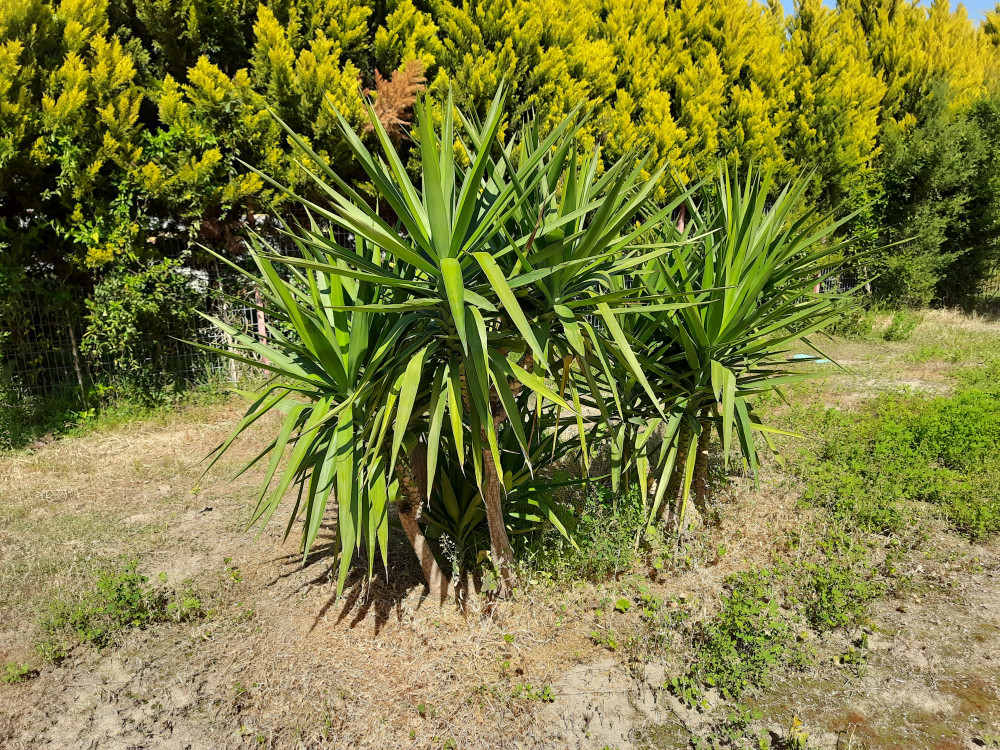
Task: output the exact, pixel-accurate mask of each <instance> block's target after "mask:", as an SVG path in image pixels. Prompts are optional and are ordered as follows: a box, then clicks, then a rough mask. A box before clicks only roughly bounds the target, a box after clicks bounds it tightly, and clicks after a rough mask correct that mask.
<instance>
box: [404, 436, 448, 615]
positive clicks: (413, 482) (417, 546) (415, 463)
mask: <svg viewBox="0 0 1000 750" xmlns="http://www.w3.org/2000/svg"><path fill="white" fill-rule="evenodd" d="M426 454H427V450H426V448H424V446H423V445H417V446H416V447H414V449H413V451H412V452H411V453H410V464H409V466H407V465H406V463H404V462H403V461H400V462H399V463H397V464H396V476H397V477H398V478H399V486H400V489H401V490H402V494H403V499H402V502H401V503H400V505H399V524H400V526H402V527H403V533H405V534H406V538H407V539H409V540H410V545H411V546H412V547H413V552H414V553H415V554H416V556H417V562H419V563H420V570H421V571H422V572H423V574H424V581H425V582H426V583H427V588H428V589H429V591H430V595H431V596H432V597H435V596H436V597H438V599H439V601H441V602H444V601H445V600H446V599H449V598H451V597H453V596H454V593H455V591H454V587H453V586H452V585H451V582H450V581H449V580H448V577H447V576H446V575H445V574H444V572H443V571H442V570H441V568H440V566H439V565H438V562H437V559H436V558H435V557H434V550H432V549H431V545H430V542H429V541H428V540H427V537H426V536H424V533H423V531H421V529H420V514H421V513H422V512H423V509H424V503H425V502H426V501H425V498H424V488H425V487H426V486H427V479H426V477H425V476H423V474H424V473H425V472H426V467H427V455H426Z"/></svg>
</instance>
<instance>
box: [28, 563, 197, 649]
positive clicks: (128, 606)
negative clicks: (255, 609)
mask: <svg viewBox="0 0 1000 750" xmlns="http://www.w3.org/2000/svg"><path fill="white" fill-rule="evenodd" d="M204 616H205V610H204V609H203V608H202V602H201V599H200V598H199V597H198V596H197V595H196V594H195V592H194V591H193V590H192V589H190V588H187V589H184V590H182V591H180V592H173V591H169V590H167V589H164V588H163V587H158V586H154V585H151V584H150V582H149V577H148V576H145V575H143V574H142V573H139V572H138V571H137V563H136V562H135V561H130V562H127V563H126V564H125V565H124V566H122V567H121V568H120V569H117V570H110V571H105V572H103V573H101V574H100V575H99V576H98V577H97V580H96V581H95V583H94V588H93V590H92V591H89V592H87V593H85V594H84V595H83V596H81V597H80V598H79V599H76V600H71V601H67V600H58V601H55V602H53V603H52V604H50V605H49V611H48V613H47V614H46V616H45V618H44V619H43V620H42V630H43V631H44V632H45V633H47V634H48V635H49V636H50V637H51V638H53V639H57V638H58V637H60V636H63V635H66V634H69V635H71V636H72V637H73V639H74V640H76V641H78V642H79V643H83V644H86V645H89V646H95V647H97V648H104V647H107V646H109V645H111V644H112V643H113V642H114V641H115V639H116V638H117V637H118V636H119V635H121V634H122V633H124V632H126V631H128V630H131V629H134V628H139V629H144V628H147V627H149V626H150V625H152V624H154V623H157V622H186V621H189V620H194V619H198V618H201V617H204Z"/></svg>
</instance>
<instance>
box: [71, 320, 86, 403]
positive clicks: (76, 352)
mask: <svg viewBox="0 0 1000 750" xmlns="http://www.w3.org/2000/svg"><path fill="white" fill-rule="evenodd" d="M66 327H67V328H68V329H69V343H70V346H71V347H72V348H73V369H74V370H75V371H76V382H77V384H78V385H79V386H80V396H81V397H82V398H83V408H84V409H89V408H90V404H88V403H87V389H86V388H84V386H83V371H82V370H81V369H80V349H79V347H77V345H76V334H75V333H74V332H73V324H72V323H69V324H68V325H67V326H66Z"/></svg>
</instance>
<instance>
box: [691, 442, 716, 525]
mask: <svg viewBox="0 0 1000 750" xmlns="http://www.w3.org/2000/svg"><path fill="white" fill-rule="evenodd" d="M711 442H712V423H711V422H702V423H701V434H699V435H698V448H697V451H698V453H697V455H696V456H695V461H694V477H693V480H692V482H691V490H692V494H693V495H694V505H695V507H696V508H697V509H698V512H699V513H701V515H702V517H703V518H704V519H705V521H706V522H707V521H708V515H709V501H710V500H711V494H712V493H711V487H710V486H709V484H708V448H709V444H710V443H711Z"/></svg>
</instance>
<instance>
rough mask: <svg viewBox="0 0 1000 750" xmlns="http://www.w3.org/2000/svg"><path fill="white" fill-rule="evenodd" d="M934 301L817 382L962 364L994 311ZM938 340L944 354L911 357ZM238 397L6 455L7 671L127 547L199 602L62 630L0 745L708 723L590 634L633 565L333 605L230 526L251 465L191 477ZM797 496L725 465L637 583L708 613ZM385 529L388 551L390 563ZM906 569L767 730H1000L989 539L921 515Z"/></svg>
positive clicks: (672, 658) (779, 734)
mask: <svg viewBox="0 0 1000 750" xmlns="http://www.w3.org/2000/svg"><path fill="white" fill-rule="evenodd" d="M937 315H939V317H938V318H934V317H933V316H931V319H930V320H927V319H925V321H924V323H922V324H921V327H920V329H918V333H920V334H921V335H919V336H915V337H914V338H915V339H917V341H914V342H903V343H900V344H888V343H879V344H858V343H856V342H850V343H842V342H835V343H834V344H833V345H831V347H830V349H831V350H833V351H831V353H832V354H833V355H834V356H835V357H836V358H837V359H839V360H841V361H844V360H849V363H851V367H850V369H851V370H852V371H853V372H852V373H851V374H843V373H839V374H835V375H834V376H833V377H832V378H831V380H830V381H829V383H828V384H827V385H825V386H823V389H822V391H817V393H818V394H820V397H821V398H822V399H823V400H824V402H825V403H827V404H828V405H831V406H838V407H840V408H849V407H850V405H851V403H852V402H854V401H856V400H857V399H858V398H862V397H864V395H865V394H867V393H871V392H877V391H878V390H879V389H885V388H897V387H906V386H909V387H912V388H923V387H926V388H928V389H930V390H940V392H942V393H946V392H948V390H949V389H950V385H949V377H950V376H949V374H948V373H949V371H950V368H953V367H954V363H953V362H952V361H950V359H949V358H950V357H951V356H952V355H950V354H947V352H954V351H961V352H962V354H961V357H960V360H961V361H963V362H966V363H969V362H971V363H973V364H974V363H975V361H976V357H977V356H978V355H977V351H978V347H980V346H986V345H990V346H995V345H996V342H997V341H1000V326H998V325H997V324H995V323H990V322H989V321H970V320H969V319H966V318H960V317H958V316H953V315H952V314H950V313H941V314H937ZM946 315H952V317H951V318H949V319H947V320H946V319H945V318H944V316H946ZM921 331H922V333H921ZM934 346H939V347H940V349H941V350H942V351H945V352H946V354H945V355H944V356H943V357H936V356H935V355H934V352H932V351H931V352H929V353H928V351H923V352H922V353H921V347H934ZM859 382H862V383H863V385H862V386H859V385H858V383H859ZM852 383H853V386H852ZM859 394H860V395H859ZM239 414H240V406H239V404H237V403H235V402H227V403H225V404H222V405H219V404H216V405H214V406H203V407H195V408H192V409H189V410H186V411H183V412H178V413H173V414H169V415H164V416H162V417H160V418H158V419H154V420H152V421H148V422H144V423H141V424H134V425H130V426H127V427H124V428H122V427H119V428H116V429H114V430H113V431H109V430H98V431H96V432H94V433H92V434H89V435H86V436H82V437H74V438H68V439H63V440H59V441H56V442H54V443H52V444H50V445H46V446H42V447H39V448H38V449H37V450H35V451H33V452H18V453H12V454H7V455H4V456H0V493H2V494H0V561H2V568H0V665H3V664H4V663H7V662H16V663H21V662H29V661H30V662H32V663H39V660H38V658H37V656H36V655H35V644H36V643H37V642H38V641H39V639H40V638H41V637H42V636H41V633H40V630H39V626H38V623H39V621H40V618H41V617H42V616H43V615H44V612H45V609H46V607H47V606H48V604H49V602H51V601H53V600H55V599H57V598H60V597H63V598H65V597H70V598H71V597H73V596H75V595H76V594H77V592H80V591H83V590H85V589H87V588H88V587H92V585H93V577H94V575H95V572H96V571H98V570H100V569H102V568H104V567H107V566H111V565H114V564H115V563H116V561H120V560H122V559H137V560H138V561H139V568H140V570H142V571H143V572H145V573H146V574H147V575H150V576H151V577H155V576H156V575H157V574H159V573H161V572H162V573H165V574H166V585H169V586H173V587H179V588H183V587H191V588H192V589H193V590H195V591H197V592H198V595H199V596H200V598H201V599H202V602H203V608H204V609H205V610H206V611H207V613H208V616H206V617H203V618H200V619H197V620H195V621H193V622H186V623H159V624H155V625H153V626H151V627H149V628H148V629H145V630H132V631H129V632H127V633H126V634H125V635H124V636H123V637H122V639H121V642H120V643H117V644H116V645H114V646H112V647H108V648H106V649H103V650H97V649H94V648H91V647H85V646H80V645H78V646H75V647H73V648H72V650H71V651H70V654H69V657H68V658H67V659H66V660H65V661H63V662H62V663H61V664H60V665H58V666H40V670H39V674H38V675H37V676H36V677H33V678H32V679H28V680H26V681H23V682H19V683H16V684H10V685H7V684H0V748H3V749H4V750H8V749H10V750H21V749H22V748H51V749H53V750H55V749H61V748H66V749H67V750H68V749H70V748H72V749H76V748H92V749H93V750H98V749H99V750H125V749H126V748H128V749H133V748H134V749H139V748H164V749H169V750H173V749H174V748H176V749H177V750H187V749H191V750H201V749H203V748H204V749H205V750H216V749H218V750H221V749H223V748H234V749H235V748H262V747H263V748H454V749H455V750H458V749H460V748H593V749H594V750H603V749H605V748H608V749H610V748H619V749H620V750H625V749H626V748H683V747H687V746H688V743H689V741H690V737H691V736H692V733H695V734H697V733H701V732H704V731H705V729H706V727H707V724H708V723H709V719H710V715H708V714H704V713H698V712H695V711H692V710H689V709H686V708H685V707H683V706H682V705H681V704H680V703H679V702H678V701H677V700H676V699H675V698H673V697H672V696H670V695H669V694H668V693H667V692H666V691H665V690H663V689H662V686H663V682H664V679H665V678H666V677H667V676H669V674H671V673H672V672H674V671H675V670H676V669H677V667H678V665H679V664H680V663H681V662H682V661H683V659H684V653H683V651H681V650H677V651H676V652H675V651H672V650H671V649H670V648H667V649H665V651H664V652H663V654H665V655H661V656H660V657H658V658H657V659H654V660H650V661H639V662H637V661H636V660H635V659H633V658H631V657H630V654H629V652H628V650H627V649H621V650H619V651H615V652H613V653H612V652H609V651H608V650H607V649H605V648H603V647H601V646H599V645H596V644H595V643H594V641H593V639H592V638H591V637H590V633H591V632H592V631H593V630H594V629H595V627H600V626H601V623H602V622H604V621H605V620H606V617H607V616H606V615H603V614H601V613H600V612H601V611H602V610H603V609H606V608H607V602H608V601H610V600H613V599H614V598H616V597H618V596H620V595H622V594H623V593H624V592H626V591H629V590H634V588H635V585H636V583H637V579H636V577H634V576H633V577H632V578H628V577H626V578H622V579H620V580H609V581H606V582H603V583H602V584H600V585H595V584H589V583H587V584H584V583H576V584H571V583H567V582H561V583H557V584H553V583H547V582H545V581H544V580H541V581H533V580H532V581H526V582H525V585H524V587H523V589H522V590H521V591H520V592H519V593H518V595H517V597H516V598H515V599H514V600H513V601H511V602H507V603H503V604H501V605H500V606H499V607H498V608H496V609H495V610H494V611H493V612H492V613H491V614H489V615H487V614H486V613H485V612H483V611H482V609H481V606H480V603H479V598H478V597H473V598H472V599H471V601H470V603H469V605H468V606H467V607H466V609H465V610H464V611H460V610H459V609H458V608H456V607H454V606H444V607H439V606H437V605H436V604H432V603H431V602H429V601H427V600H425V599H424V598H423V587H422V585H420V583H419V581H420V578H419V572H418V571H417V569H416V568H415V566H411V567H410V568H409V569H405V570H404V574H403V575H400V576H396V577H394V579H393V583H392V585H387V584H386V583H385V582H384V578H383V579H382V580H381V581H379V580H376V582H374V583H373V584H372V585H370V586H366V585H364V584H363V582H361V581H360V579H357V580H352V581H351V582H350V583H349V590H348V592H347V595H346V596H345V597H344V598H343V599H341V600H339V601H338V600H336V598H335V597H334V588H333V585H332V583H331V580H330V575H329V573H330V566H331V563H332V559H331V557H330V547H329V543H326V544H320V545H318V547H319V551H318V552H316V553H314V554H313V555H311V557H310V558H309V560H308V561H307V562H306V564H305V565H303V564H302V560H301V556H300V555H299V554H298V550H297V545H296V542H295V536H296V535H295V533H294V531H293V534H292V536H291V537H290V539H289V541H288V542H283V540H282V532H283V524H281V523H280V522H279V523H278V524H275V525H272V526H271V527H269V528H268V529H267V530H265V531H264V533H263V534H261V535H260V536H259V537H258V536H256V535H255V534H254V533H253V532H249V533H248V532H246V531H244V524H245V522H246V519H247V514H248V506H250V505H252V503H253V490H254V482H255V476H246V477H244V478H241V479H240V480H237V481H236V482H230V481H229V476H231V474H232V471H233V469H234V468H235V466H236V465H237V459H238V458H239V457H240V456H235V455H234V456H233V457H232V458H230V459H227V464H226V466H223V467H221V468H219V469H216V470H213V472H212V473H211V474H209V475H208V476H207V477H205V478H201V477H200V473H201V463H200V462H201V459H202V457H203V456H205V455H206V454H207V453H208V451H209V450H210V449H211V448H212V447H214V446H215V445H216V444H217V443H218V442H219V441H220V440H221V439H222V438H223V437H224V436H225V435H226V434H228V431H229V429H230V428H231V425H232V424H233V422H234V421H235V419H236V418H237V417H238V415H239ZM266 429H267V425H264V426H262V428H261V430H260V431H258V433H257V435H256V437H254V438H252V439H251V440H250V441H248V442H247V443H246V444H245V445H244V446H243V447H242V448H241V450H242V451H243V458H247V457H249V456H251V455H252V454H253V453H254V450H255V449H259V447H260V445H261V438H262V436H263V434H265V433H266ZM798 491H799V490H798V488H797V487H796V485H795V483H794V482H793V481H792V480H790V479H789V478H787V477H786V476H784V475H783V474H782V473H781V472H780V470H779V469H778V467H777V466H768V467H767V468H766V472H765V477H764V479H763V481H762V483H761V486H760V487H759V488H758V489H756V490H754V489H752V488H751V487H750V486H749V484H748V483H747V482H745V481H744V480H740V479H737V480H735V481H733V482H732V483H731V484H729V485H728V486H727V487H725V489H724V490H722V495H723V496H724V497H723V499H722V503H723V511H724V518H725V519H726V520H725V521H724V522H723V524H722V525H721V526H720V527H719V528H718V529H715V530H713V531H711V533H710V534H709V533H708V532H706V537H705V539H704V547H705V549H714V548H715V547H716V546H718V545H719V544H721V543H724V544H725V546H726V548H727V550H728V553H727V554H725V555H724V556H722V557H718V556H716V557H713V556H712V555H703V556H700V557H697V559H696V560H694V561H693V562H691V563H689V564H687V565H683V566H679V567H678V568H677V569H676V570H673V571H671V572H670V573H669V574H667V575H661V576H659V577H657V578H656V580H653V581H650V580H643V583H644V584H646V585H649V586H650V587H651V588H652V589H653V590H654V591H655V592H656V593H658V594H659V595H662V596H664V597H667V598H670V597H673V598H675V599H679V600H680V601H683V602H685V605H684V606H685V607H687V608H688V610H689V611H690V613H691V614H692V616H699V615H704V614H705V613H708V612H711V611H712V610H713V609H714V608H715V607H717V602H718V595H719V591H720V587H721V583H722V581H723V580H724V579H725V577H726V576H728V575H729V574H731V573H733V572H735V571H738V570H742V569H745V568H746V567H748V566H749V565H751V564H762V565H766V564H768V563H769V562H770V561H771V560H772V556H773V554H774V552H775V549H776V547H778V546H779V545H778V544H777V541H776V540H779V539H781V538H783V536H784V535H785V534H786V532H791V531H797V530H800V529H802V528H803V526H804V524H805V523H806V521H807V520H808V518H807V516H808V514H807V513H804V512H802V511H800V510H796V507H795V502H796V499H797V497H798ZM402 541H403V540H402V539H401V537H400V538H399V539H396V545H395V549H394V550H393V551H394V552H395V559H396V560H397V561H399V562H398V564H399V565H403V566H404V568H405V564H406V563H405V561H407V560H409V557H408V553H407V549H406V548H405V546H403V545H402V544H401V542H402ZM901 567H902V569H903V570H902V572H903V573H904V574H905V575H906V577H907V580H908V581H909V585H908V586H906V587H902V588H900V590H898V591H895V592H893V595H892V596H890V597H887V598H885V599H883V600H880V601H879V602H877V603H876V605H875V609H874V614H873V617H872V623H871V625H872V627H871V628H869V630H870V633H867V634H866V635H867V638H868V651H867V657H866V660H865V663H863V664H850V665H845V664H838V663H836V657H837V656H838V655H840V654H843V653H844V651H845V650H846V649H847V647H848V646H849V645H850V642H851V641H852V639H854V638H856V637H859V636H860V635H861V633H840V634H836V635H833V636H829V637H828V638H826V639H821V640H820V641H818V642H817V643H815V644H813V647H814V649H815V651H816V654H817V659H816V660H815V663H814V664H812V665H811V666H810V667H808V668H807V669H806V670H805V671H799V672H788V673H782V674H781V675H779V676H778V677H777V678H776V680H775V683H774V685H773V686H771V687H770V688H768V689H766V690H765V691H764V692H763V694H762V695H760V696H759V697H758V698H757V699H756V706H757V707H758V708H759V709H761V710H762V711H763V714H764V715H763V718H762V719H760V720H759V722H758V723H759V724H760V725H761V726H762V727H765V728H766V729H768V730H770V731H772V732H773V735H774V737H775V743H774V746H775V747H782V746H783V745H782V744H781V743H782V742H783V741H784V740H782V739H781V738H785V737H787V734H788V727H789V725H790V723H791V722H792V720H793V717H797V718H798V719H799V720H801V721H802V723H803V725H804V728H805V730H806V731H808V732H809V743H810V744H809V745H808V746H809V747H812V748H817V749H820V748H822V749H824V750H826V749H829V750H833V749H834V748H837V749H842V748H885V749H886V750H888V749H889V748H894V749H899V750H903V749H907V750H908V749H910V748H928V749H930V748H934V749H936V750H951V749H953V748H954V749H956V750H957V749H959V748H976V747H988V746H990V743H1000V739H998V738H1000V546H998V545H996V544H991V545H972V544H970V543H968V542H966V541H964V540H962V539H961V538H960V537H958V536H957V535H955V534H953V533H951V532H949V531H947V530H946V529H945V528H944V527H943V526H942V525H937V524H933V525H932V526H931V537H930V539H929V540H928V541H927V542H925V543H924V544H923V545H922V546H921V547H919V548H918V549H917V550H915V551H913V552H911V553H909V554H908V556H907V557H906V558H905V559H904V561H903V563H902V564H901ZM154 580H155V579H154ZM602 618H603V619H602ZM785 746H787V747H792V745H790V744H788V745H785ZM998 746H1000V744H998Z"/></svg>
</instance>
